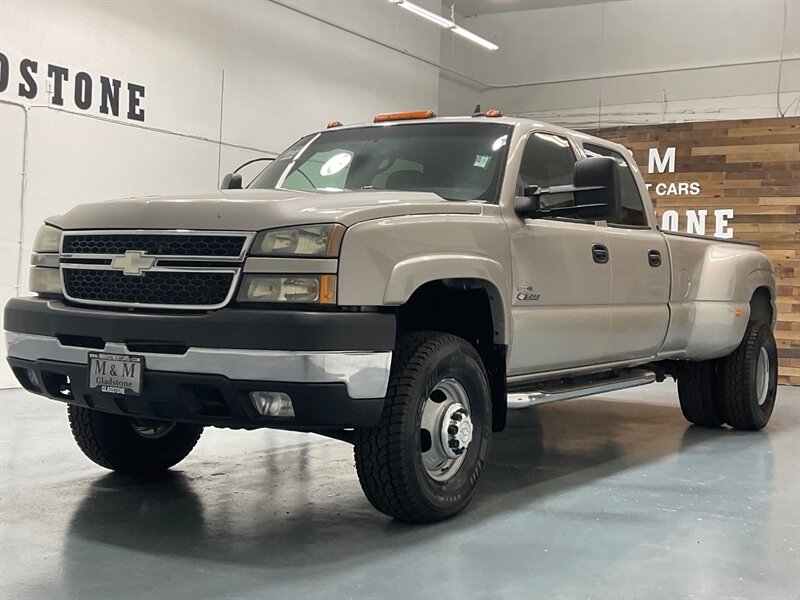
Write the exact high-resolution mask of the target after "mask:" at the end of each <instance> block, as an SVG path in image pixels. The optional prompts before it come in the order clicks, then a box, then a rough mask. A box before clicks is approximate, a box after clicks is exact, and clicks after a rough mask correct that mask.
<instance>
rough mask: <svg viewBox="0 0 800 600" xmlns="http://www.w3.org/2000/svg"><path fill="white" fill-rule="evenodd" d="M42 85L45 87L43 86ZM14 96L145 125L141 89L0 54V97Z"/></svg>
mask: <svg viewBox="0 0 800 600" xmlns="http://www.w3.org/2000/svg"><path fill="white" fill-rule="evenodd" d="M43 84H44V85H43ZM3 92H9V93H12V94H13V93H16V95H17V96H19V97H20V98H22V99H23V100H35V99H37V98H40V97H43V96H49V100H50V104H52V105H53V106H64V107H68V108H73V107H74V108H77V109H78V110H82V111H96V112H98V113H100V114H102V115H109V116H114V117H122V118H124V119H128V120H129V121H139V122H142V123H143V122H144V119H145V110H144V106H143V100H144V97H145V87H144V85H141V84H138V83H133V82H123V81H122V80H120V79H115V78H114V77H109V76H106V75H99V76H98V75H92V74H90V73H88V72H86V71H81V70H77V69H70V68H69V67H64V66H61V65H55V64H40V63H39V62H38V61H36V60H34V59H32V58H22V59H20V60H19V61H18V62H17V61H12V60H10V59H9V58H8V56H7V55H6V54H4V53H3V52H0V93H3Z"/></svg>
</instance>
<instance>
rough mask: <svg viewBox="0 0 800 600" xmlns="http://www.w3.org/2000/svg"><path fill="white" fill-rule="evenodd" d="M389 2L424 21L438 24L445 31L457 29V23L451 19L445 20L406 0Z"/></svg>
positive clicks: (390, 0)
mask: <svg viewBox="0 0 800 600" xmlns="http://www.w3.org/2000/svg"><path fill="white" fill-rule="evenodd" d="M389 2H391V3H392V4H397V6H399V7H400V8H405V9H406V10H407V11H409V12H412V13H414V14H415V15H418V16H420V17H422V18H423V19H428V21H430V22H431V23H436V24H437V25H438V26H439V27H443V28H444V29H451V28H452V27H455V23H453V22H452V21H451V20H450V19H445V18H444V17H442V16H439V15H437V14H436V13H432V12H431V11H429V10H427V9H425V8H422V7H421V6H417V5H416V4H414V3H413V2H406V0H398V1H396V0H389Z"/></svg>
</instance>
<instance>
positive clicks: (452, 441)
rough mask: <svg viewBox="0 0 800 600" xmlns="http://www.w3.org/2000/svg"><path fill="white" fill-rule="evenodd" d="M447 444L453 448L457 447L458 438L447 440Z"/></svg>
mask: <svg viewBox="0 0 800 600" xmlns="http://www.w3.org/2000/svg"><path fill="white" fill-rule="evenodd" d="M447 445H448V446H449V447H450V448H451V449H453V450H455V449H456V448H458V440H448V442H447Z"/></svg>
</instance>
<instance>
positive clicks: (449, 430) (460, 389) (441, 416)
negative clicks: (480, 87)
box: [420, 378, 475, 482]
mask: <svg viewBox="0 0 800 600" xmlns="http://www.w3.org/2000/svg"><path fill="white" fill-rule="evenodd" d="M420 429H421V431H420V447H421V448H420V449H421V452H422V464H423V466H424V467H425V471H426V472H427V473H428V475H429V476H430V477H431V478H432V479H434V480H435V481H439V482H444V481H448V480H449V479H451V478H452V477H453V476H455V474H456V473H457V472H458V470H459V469H460V468H461V465H462V464H463V463H464V459H465V458H466V453H467V450H468V449H469V445H470V443H471V442H472V437H473V434H474V429H475V427H474V425H473V423H472V418H471V416H470V405H469V397H468V396H467V391H466V390H465V389H464V386H463V385H461V383H459V382H458V381H456V380H455V379H451V378H447V379H443V380H442V381H440V382H439V383H437V384H436V386H434V388H433V390H432V391H431V393H430V394H429V395H428V398H426V399H425V403H424V405H423V409H422V419H421V424H420Z"/></svg>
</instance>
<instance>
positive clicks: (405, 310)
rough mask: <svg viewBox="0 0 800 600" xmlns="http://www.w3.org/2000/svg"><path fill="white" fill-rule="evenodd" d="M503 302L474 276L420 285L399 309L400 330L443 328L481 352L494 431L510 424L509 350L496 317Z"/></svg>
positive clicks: (436, 329) (399, 333)
mask: <svg viewBox="0 0 800 600" xmlns="http://www.w3.org/2000/svg"><path fill="white" fill-rule="evenodd" d="M498 301H499V298H498V292H497V290H496V289H494V288H493V287H492V286H491V284H489V283H488V282H484V281H481V280H473V279H447V280H439V281H432V282H429V283H426V284H425V285H423V286H421V287H419V288H418V289H417V290H415V291H414V293H413V294H412V295H411V297H410V298H409V299H408V300H407V301H406V302H405V303H404V304H402V305H401V306H399V307H398V309H397V333H398V335H403V334H406V333H412V332H414V331H441V332H444V333H451V334H453V335H457V336H459V337H461V338H464V339H465V340H467V341H468V342H469V343H470V344H472V345H473V346H474V347H475V348H476V349H477V351H478V353H479V354H480V356H481V359H482V360H483V363H484V365H485V367H486V372H487V373H488V375H489V384H490V385H491V390H492V430H493V431H502V430H503V429H505V423H506V352H507V346H506V345H505V344H503V343H499V342H500V340H498V335H499V333H500V332H502V327H503V324H502V323H501V322H498V321H499V320H500V319H499V318H497V317H495V316H493V313H494V311H493V306H496V304H497V302H498Z"/></svg>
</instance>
